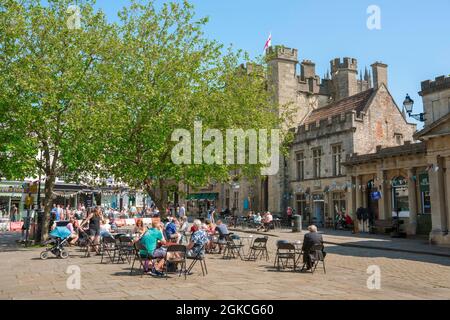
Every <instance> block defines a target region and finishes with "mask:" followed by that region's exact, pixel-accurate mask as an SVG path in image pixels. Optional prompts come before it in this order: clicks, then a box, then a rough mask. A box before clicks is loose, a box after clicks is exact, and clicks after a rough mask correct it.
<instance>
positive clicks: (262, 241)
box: [248, 236, 269, 261]
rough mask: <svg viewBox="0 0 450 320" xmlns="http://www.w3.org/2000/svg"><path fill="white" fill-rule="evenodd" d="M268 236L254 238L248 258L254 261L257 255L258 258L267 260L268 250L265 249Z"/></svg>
mask: <svg viewBox="0 0 450 320" xmlns="http://www.w3.org/2000/svg"><path fill="white" fill-rule="evenodd" d="M268 240H269V237H267V236H266V237H264V238H256V239H255V240H254V241H253V243H252V245H251V247H250V253H249V255H248V260H252V261H256V260H257V259H258V257H259V258H260V259H262V258H264V257H265V258H266V261H269V252H268V251H267V241H268Z"/></svg>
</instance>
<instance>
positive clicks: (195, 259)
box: [185, 244, 208, 276]
mask: <svg viewBox="0 0 450 320" xmlns="http://www.w3.org/2000/svg"><path fill="white" fill-rule="evenodd" d="M205 247H206V244H205V245H204V246H203V247H202V249H201V250H200V251H199V252H198V253H197V254H196V255H195V256H194V257H189V256H187V257H186V258H187V259H188V260H192V263H191V264H190V265H189V268H188V269H187V270H186V272H185V273H186V274H189V273H190V272H191V271H192V269H193V268H194V266H195V264H196V263H197V262H198V261H199V262H200V266H201V267H202V274H203V276H205V275H207V274H208V269H207V268H206V258H205V254H204V252H205Z"/></svg>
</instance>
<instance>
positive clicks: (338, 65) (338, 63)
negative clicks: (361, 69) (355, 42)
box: [330, 57, 358, 73]
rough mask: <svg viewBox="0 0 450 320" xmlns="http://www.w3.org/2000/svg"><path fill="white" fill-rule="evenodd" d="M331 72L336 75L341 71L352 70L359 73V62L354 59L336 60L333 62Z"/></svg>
mask: <svg viewBox="0 0 450 320" xmlns="http://www.w3.org/2000/svg"><path fill="white" fill-rule="evenodd" d="M330 65H331V72H332V73H335V72H337V71H340V70H350V71H355V72H358V60H357V59H354V58H347V57H346V58H344V59H342V60H341V59H340V58H336V59H334V60H331V62H330Z"/></svg>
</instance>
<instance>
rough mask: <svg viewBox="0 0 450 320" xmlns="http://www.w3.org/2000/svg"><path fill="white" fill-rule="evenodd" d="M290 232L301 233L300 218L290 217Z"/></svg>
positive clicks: (296, 216)
mask: <svg viewBox="0 0 450 320" xmlns="http://www.w3.org/2000/svg"><path fill="white" fill-rule="evenodd" d="M292 222H293V224H292V232H302V216H301V215H298V214H296V215H295V216H293V217H292Z"/></svg>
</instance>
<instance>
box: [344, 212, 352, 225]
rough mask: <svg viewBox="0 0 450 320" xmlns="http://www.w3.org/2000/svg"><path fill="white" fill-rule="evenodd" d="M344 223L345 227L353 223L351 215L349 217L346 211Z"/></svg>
mask: <svg viewBox="0 0 450 320" xmlns="http://www.w3.org/2000/svg"><path fill="white" fill-rule="evenodd" d="M345 224H346V225H347V227H350V226H351V225H353V220H352V217H350V215H349V214H348V213H345Z"/></svg>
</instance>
